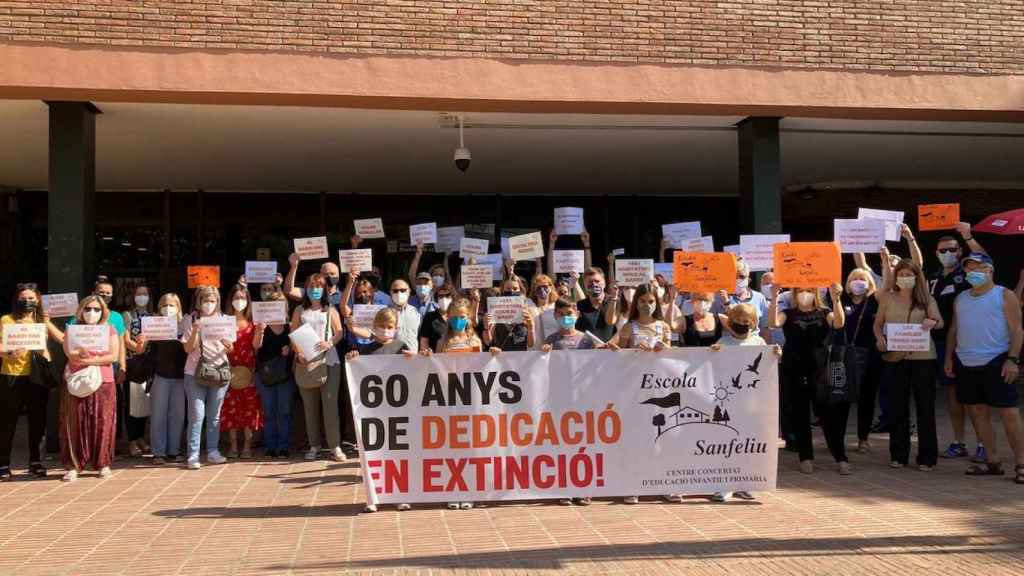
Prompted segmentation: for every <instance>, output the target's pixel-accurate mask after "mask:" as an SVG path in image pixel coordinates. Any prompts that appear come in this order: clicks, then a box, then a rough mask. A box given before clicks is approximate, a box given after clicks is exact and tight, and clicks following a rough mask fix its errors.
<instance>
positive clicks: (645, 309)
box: [639, 304, 657, 316]
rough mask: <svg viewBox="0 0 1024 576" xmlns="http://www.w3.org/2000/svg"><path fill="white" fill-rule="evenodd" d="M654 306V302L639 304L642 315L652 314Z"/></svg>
mask: <svg viewBox="0 0 1024 576" xmlns="http://www.w3.org/2000/svg"><path fill="white" fill-rule="evenodd" d="M655 306H657V305H656V304H641V305H640V306H639V309H640V313H641V314H643V315H644V316H653V315H654V308H655Z"/></svg>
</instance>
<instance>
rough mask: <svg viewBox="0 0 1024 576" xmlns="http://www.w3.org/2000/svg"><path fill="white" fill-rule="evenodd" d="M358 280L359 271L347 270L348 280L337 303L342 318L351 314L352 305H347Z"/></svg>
mask: <svg viewBox="0 0 1024 576" xmlns="http://www.w3.org/2000/svg"><path fill="white" fill-rule="evenodd" d="M358 281H359V273H358V272H349V274H348V282H346V283H345V291H344V292H342V293H341V302H339V303H338V309H339V310H341V315H342V317H344V318H348V317H349V316H351V315H352V307H351V306H350V305H349V302H351V301H352V290H353V289H354V287H355V285H356V282H358ZM294 329H295V328H294V327H293V328H292V330H294Z"/></svg>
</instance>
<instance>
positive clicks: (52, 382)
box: [28, 350, 60, 390]
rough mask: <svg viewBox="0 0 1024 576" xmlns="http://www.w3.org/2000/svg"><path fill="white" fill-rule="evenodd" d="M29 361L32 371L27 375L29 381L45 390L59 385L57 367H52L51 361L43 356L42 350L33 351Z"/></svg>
mask: <svg viewBox="0 0 1024 576" xmlns="http://www.w3.org/2000/svg"><path fill="white" fill-rule="evenodd" d="M31 362H32V371H31V372H29V375H28V380H29V382H31V383H33V384H35V385H36V386H39V387H42V388H45V389H47V390H53V389H54V388H56V387H57V386H58V385H60V378H58V377H57V369H56V368H55V367H54V365H53V361H51V360H48V359H47V358H46V356H43V353H42V352H40V351H38V350H36V351H33V352H32V358H31Z"/></svg>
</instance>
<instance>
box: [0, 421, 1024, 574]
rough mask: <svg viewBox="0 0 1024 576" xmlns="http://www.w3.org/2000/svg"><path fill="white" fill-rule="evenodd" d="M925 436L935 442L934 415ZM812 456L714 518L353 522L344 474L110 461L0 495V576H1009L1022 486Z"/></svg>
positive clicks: (788, 458) (607, 511) (513, 512)
mask: <svg viewBox="0 0 1024 576" xmlns="http://www.w3.org/2000/svg"><path fill="white" fill-rule="evenodd" d="M939 423H940V428H941V429H943V430H944V433H943V434H942V435H941V436H940V441H948V438H949V435H948V432H945V430H948V422H947V418H946V417H945V415H944V414H940V415H939ZM852 432H853V430H852V429H851V433H852ZM816 440H817V442H818V448H819V452H818V454H819V459H818V463H819V469H818V471H817V472H816V473H815V474H814V475H812V476H805V475H802V474H800V473H799V472H798V471H797V462H796V459H795V457H794V455H792V454H789V453H785V454H784V456H783V458H782V459H781V463H780V481H779V483H780V489H779V490H778V492H775V493H772V494H759V497H758V500H757V501H756V502H752V503H747V502H734V503H729V504H724V505H723V504H717V505H716V504H710V503H708V502H707V501H706V500H703V499H688V500H687V501H686V502H684V503H682V504H663V503H656V502H649V503H644V504H641V505H639V506H627V505H623V504H618V503H615V502H610V501H599V502H596V503H595V504H594V505H593V506H590V507H589V508H580V507H562V506H558V505H553V504H548V503H536V502H531V503H522V504H501V505H490V506H479V507H478V508H476V509H474V510H471V511H448V510H446V509H442V508H439V507H437V506H419V507H416V508H414V509H413V510H411V511H409V512H402V513H398V512H395V511H394V510H393V509H388V510H385V511H382V512H379V513H377V514H361V513H360V511H361V509H362V502H363V494H362V492H363V490H362V485H361V483H360V476H359V467H358V465H357V464H356V463H354V462H351V463H344V464H338V463H333V462H332V463H327V462H312V463H307V462H304V461H298V460H296V461H292V462H283V461H258V460H254V461H248V462H233V463H230V464H228V465H223V466H208V467H204V468H203V469H202V470H200V471H187V470H184V469H183V468H180V467H177V466H164V467H154V466H151V465H150V464H149V463H148V461H146V460H128V461H122V462H119V463H118V465H117V466H116V468H115V474H114V476H113V478H111V479H109V480H105V481H101V480H99V479H97V478H95V477H92V476H85V477H83V478H81V479H80V480H79V481H78V482H76V483H74V484H70V485H67V484H62V483H61V482H60V481H59V479H58V478H59V474H56V473H52V474H53V475H52V476H51V477H50V479H48V480H45V481H30V480H23V479H21V478H19V479H17V480H16V481H13V482H10V483H6V484H0V574H2V575H7V574H11V575H17V576H33V575H41V574H60V575H65V574H67V575H70V574H82V575H100V574H103V575H107V574H110V575H113V574H129V575H133V576H146V575H150V574H152V575H171V574H188V575H196V576H198V575H203V574H217V575H224V574H237V575H249V574H252V575H271V574H297V575H314V574H375V575H376V574H382V575H383V574H403V575H404V574H430V575H440V574H445V575H447V574H467V575H468V574H487V575H526V574H549V573H556V572H557V573H567V574H588V575H589V574H600V575H658V574H673V573H675V574H687V575H705V574H707V575H715V576H721V575H723V574H742V575H744V576H751V575H759V574H786V575H804V574H806V575H818V574H886V575H900V576H903V575H906V574H918V573H921V574H924V573H927V574H929V575H943V574H957V575H959V574H993V575H999V574H1006V575H1010V574H1013V575H1019V574H1022V573H1024V564H1022V562H1024V486H1017V485H1015V484H1013V483H1012V482H1011V481H1010V480H1009V478H1008V477H1006V478H1001V479H992V478H968V477H965V476H964V474H963V469H964V466H965V463H964V462H963V461H957V462H949V461H942V462H940V466H939V468H938V469H937V470H936V471H934V472H931V473H924V472H919V471H917V470H916V469H902V470H892V469H890V468H888V466H887V442H886V440H885V437H884V436H879V437H877V438H876V439H875V440H874V444H875V450H874V452H873V453H871V454H868V455H860V454H851V458H852V463H853V466H854V475H852V476H848V477H843V476H839V475H838V474H836V472H835V470H834V467H833V465H832V464H831V463H829V462H827V460H828V459H827V457H826V458H823V457H822V455H823V454H825V452H824V447H823V445H822V442H823V441H822V438H821V437H820V435H818V437H817V438H816ZM848 440H849V441H851V442H855V437H854V436H852V435H851V436H850V437H848ZM1002 442H1004V444H1003V445H1004V446H1005V439H1003V440H1002ZM943 445H945V444H943ZM17 456H18V460H17V461H18V462H23V458H24V456H23V455H22V454H19V455H17Z"/></svg>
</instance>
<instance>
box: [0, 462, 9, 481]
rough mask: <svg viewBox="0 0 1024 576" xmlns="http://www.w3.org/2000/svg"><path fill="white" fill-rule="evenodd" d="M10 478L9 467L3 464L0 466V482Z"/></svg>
mask: <svg viewBox="0 0 1024 576" xmlns="http://www.w3.org/2000/svg"><path fill="white" fill-rule="evenodd" d="M10 479H11V469H10V468H8V467H6V466H4V467H3V468H0V482H7V481H8V480H10Z"/></svg>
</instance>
